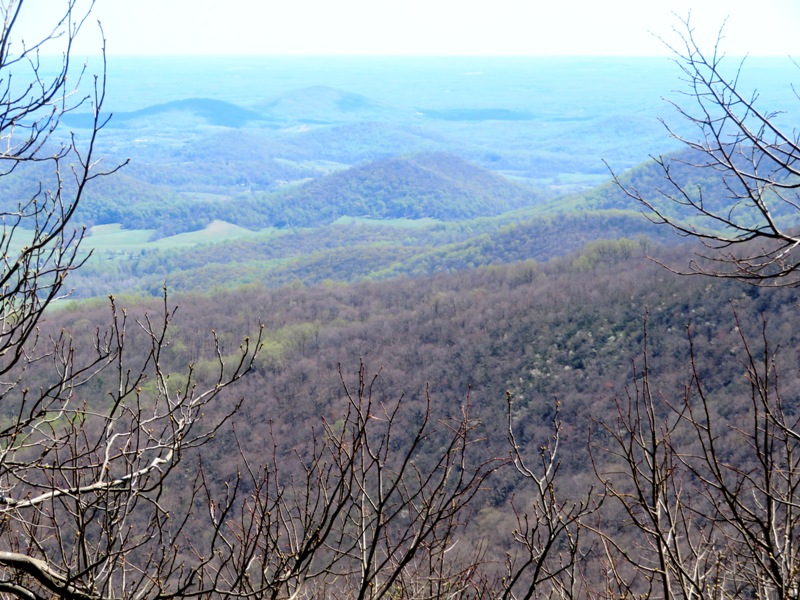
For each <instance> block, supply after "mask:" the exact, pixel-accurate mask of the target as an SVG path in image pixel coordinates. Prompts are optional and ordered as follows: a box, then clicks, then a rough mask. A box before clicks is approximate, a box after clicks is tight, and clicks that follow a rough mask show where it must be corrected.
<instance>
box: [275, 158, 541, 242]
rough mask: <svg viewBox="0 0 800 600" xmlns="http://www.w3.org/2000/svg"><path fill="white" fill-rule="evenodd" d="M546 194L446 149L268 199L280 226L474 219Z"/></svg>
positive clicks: (381, 162) (324, 179) (385, 162)
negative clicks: (349, 219)
mask: <svg viewBox="0 0 800 600" xmlns="http://www.w3.org/2000/svg"><path fill="white" fill-rule="evenodd" d="M541 199H542V194H541V193H539V192H535V191H533V190H531V189H529V188H526V187H524V186H522V185H519V184H516V183H514V182H512V181H510V180H507V179H505V178H503V177H501V176H499V175H497V174H495V173H492V172H490V171H487V170H485V169H482V168H480V167H477V166H475V165H472V164H470V163H468V162H466V161H464V160H462V159H460V158H458V157H456V156H453V155H451V154H446V153H421V154H415V155H412V156H403V157H397V158H389V159H385V160H378V161H374V162H370V163H367V164H365V165H360V166H356V167H353V168H351V169H347V170H344V171H339V172H336V173H332V174H330V175H327V176H325V177H322V178H320V179H317V180H315V181H312V182H309V183H308V184H305V185H303V186H301V187H299V188H296V189H293V190H291V191H287V192H285V193H283V194H280V195H276V196H273V197H272V198H270V199H269V200H268V202H269V203H270V205H271V208H270V211H271V212H272V213H273V214H274V215H275V217H274V218H275V222H274V224H275V225H293V226H300V227H303V226H310V225H315V224H316V225H319V224H324V223H330V222H333V221H335V220H336V219H338V218H339V217H344V216H350V217H369V218H373V219H386V218H405V219H421V218H434V219H442V220H453V219H471V218H476V217H481V216H493V215H498V214H501V213H503V212H507V211H509V210H513V209H516V208H521V207H525V206H531V205H534V204H536V203H538V202H540V201H541Z"/></svg>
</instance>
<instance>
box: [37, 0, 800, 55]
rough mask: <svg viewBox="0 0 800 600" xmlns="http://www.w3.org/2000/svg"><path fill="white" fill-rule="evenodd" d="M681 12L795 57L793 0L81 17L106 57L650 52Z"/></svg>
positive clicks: (248, 7) (375, 4)
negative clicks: (97, 24) (92, 24)
mask: <svg viewBox="0 0 800 600" xmlns="http://www.w3.org/2000/svg"><path fill="white" fill-rule="evenodd" d="M33 5H34V3H31V6H33ZM44 5H50V6H53V7H56V6H58V5H60V2H56V1H55V0H47V2H45V4H44ZM38 6H39V9H38V10H39V11H40V12H39V13H37V14H36V18H37V19H41V8H42V6H43V5H42V3H39V5H38ZM690 11H691V15H692V23H693V24H694V25H695V27H696V31H697V34H698V36H699V37H700V39H701V43H703V44H709V43H711V42H713V40H714V38H715V36H716V33H717V32H718V30H719V28H720V26H721V24H722V23H723V22H724V21H725V19H726V18H727V23H726V26H725V41H724V48H725V50H726V51H727V53H728V54H732V55H744V54H750V55H755V56H759V55H768V56H786V55H792V56H798V55H800V36H798V35H797V31H798V30H800V2H798V1H797V0H758V1H755V0H746V1H745V0H693V1H691V0H604V1H598V0H580V1H576V0H491V1H490V0H402V1H400V0H226V1H225V2H221V1H220V0H129V1H122V0H97V4H96V6H95V9H94V13H93V15H92V17H93V19H99V20H100V21H101V22H102V25H103V29H104V31H105V36H106V39H107V51H108V53H109V54H110V55H175V54H179V55H180V54H182V55H297V54H299V55H353V54H355V55H444V56H448V55H449V56H452V55H483V56H495V55H498V56H502V55H512V56H559V55H573V56H574V55H594V56H620V55H633V56H636V55H645V56H649V55H661V54H667V53H668V51H667V49H666V47H665V45H664V43H663V41H660V40H659V39H658V37H659V36H660V37H661V38H663V39H664V40H666V41H674V40H676V39H677V38H676V37H675V35H674V32H673V31H672V29H673V27H674V26H675V25H678V24H679V22H678V20H677V17H676V16H675V15H679V16H681V17H685V16H686V15H688V14H689V12H690ZM97 47H98V41H97V37H96V36H93V35H87V36H85V37H84V39H82V40H81V43H80V44H79V46H78V51H79V52H84V53H87V54H89V53H95V52H96V48H97Z"/></svg>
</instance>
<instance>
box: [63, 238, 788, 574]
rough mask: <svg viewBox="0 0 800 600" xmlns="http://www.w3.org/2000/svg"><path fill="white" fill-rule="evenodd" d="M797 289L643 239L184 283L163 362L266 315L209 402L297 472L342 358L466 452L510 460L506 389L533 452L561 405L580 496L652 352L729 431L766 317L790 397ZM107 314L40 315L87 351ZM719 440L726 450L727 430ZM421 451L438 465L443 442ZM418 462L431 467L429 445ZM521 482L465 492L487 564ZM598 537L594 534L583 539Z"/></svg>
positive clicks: (560, 487) (566, 465) (258, 453)
mask: <svg viewBox="0 0 800 600" xmlns="http://www.w3.org/2000/svg"><path fill="white" fill-rule="evenodd" d="M691 252H692V248H686V247H681V248H676V249H674V250H672V251H669V252H666V251H663V250H662V251H659V252H658V255H657V258H658V260H659V261H663V262H665V263H668V264H676V263H677V264H682V263H685V262H686V261H687V259H688V257H689V255H690V253H691ZM798 301H800V298H797V292H796V290H794V289H783V290H761V289H759V288H754V287H751V286H745V285H742V284H738V283H735V282H728V283H726V282H710V281H709V280H707V279H702V278H686V277H681V276H677V275H675V274H672V273H670V272H669V271H667V270H666V269H664V267H662V266H660V265H658V264H656V263H655V262H653V261H652V260H649V259H647V258H645V256H644V251H643V247H642V246H641V245H638V244H633V243H627V242H624V241H620V242H616V243H611V242H608V243H605V242H604V243H597V244H590V245H589V246H588V247H587V249H586V250H584V251H582V252H579V253H576V254H573V255H571V256H569V257H565V258H561V259H556V260H553V261H551V262H550V263H548V264H539V263H536V262H533V261H523V262H515V263H511V264H506V265H498V266H493V267H481V268H478V269H470V270H462V271H460V272H458V273H453V274H447V275H436V276H424V277H418V278H413V279H411V278H404V277H403V278H398V279H393V280H390V281H385V282H364V283H359V284H351V285H337V284H326V285H318V286H311V287H283V288H279V289H276V290H267V289H265V288H264V287H263V286H260V285H252V286H246V287H242V288H239V289H237V290H234V291H227V292H223V291H220V292H216V293H214V294H212V295H208V294H203V295H175V296H174V297H172V298H171V302H175V303H176V304H178V305H180V307H179V309H178V312H177V314H176V317H175V319H174V324H173V326H172V328H171V330H170V333H169V338H168V339H169V352H168V353H165V354H164V355H163V358H162V360H163V361H164V362H163V365H162V366H163V368H164V369H165V371H166V372H167V373H170V375H169V377H170V381H171V383H170V384H169V385H170V386H175V389H180V388H181V386H183V385H185V382H186V380H185V378H184V376H183V375H182V373H183V372H184V371H185V367H186V365H187V364H191V365H194V373H195V375H196V376H197V377H199V383H202V382H203V380H204V378H206V377H209V376H212V374H213V372H214V371H213V368H212V367H213V359H212V357H211V356H210V355H209V354H208V351H209V350H210V349H211V346H210V345H209V343H210V339H211V338H210V330H211V329H214V330H215V331H216V332H217V334H216V335H217V336H218V337H219V339H220V342H221V348H222V352H223V354H227V353H230V352H232V351H233V350H234V348H235V347H236V345H237V344H238V343H239V340H241V339H243V338H244V337H245V336H253V335H255V334H256V332H257V331H258V329H259V326H260V325H259V324H263V325H264V327H265V332H266V333H265V338H264V347H263V349H262V351H261V353H260V355H259V357H258V359H257V362H256V365H255V369H254V371H253V372H252V373H251V374H250V375H248V377H247V378H246V379H244V380H243V381H242V382H241V383H240V384H239V385H238V386H237V387H236V389H235V390H234V391H233V393H232V395H231V396H228V398H229V399H228V400H225V401H223V402H222V403H220V404H218V405H216V406H217V408H216V409H211V408H210V407H209V408H207V409H206V410H220V411H224V410H226V407H228V406H229V405H230V402H232V401H233V400H234V398H242V399H243V404H242V406H241V408H240V410H239V412H238V414H237V417H236V418H235V420H234V430H235V432H236V438H235V439H236V440H237V441H236V444H238V445H240V446H241V447H242V448H245V449H246V451H245V454H246V456H248V457H252V460H254V461H258V460H261V458H260V457H265V456H271V455H272V454H273V453H277V458H278V460H279V461H285V462H286V464H285V465H284V469H285V470H290V469H293V468H294V467H290V466H289V465H291V464H294V463H293V462H292V461H293V460H295V459H294V458H292V456H293V455H294V453H295V452H299V453H300V456H304V454H303V453H304V452H305V451H304V450H303V449H304V448H306V447H307V446H306V444H307V442H308V440H309V438H310V436H313V435H314V433H313V432H317V435H320V433H321V431H322V428H323V426H324V424H325V423H328V424H334V423H337V422H340V420H341V419H342V418H344V412H343V411H345V409H346V402H345V396H344V390H343V387H342V382H341V381H340V377H339V371H341V373H342V375H343V377H344V381H345V383H346V384H347V385H350V386H354V385H356V381H357V372H358V369H359V364H360V363H361V362H363V364H364V367H365V369H366V373H367V376H368V378H371V377H372V376H373V375H374V376H377V380H376V383H375V385H374V394H375V399H376V401H377V402H379V403H391V401H393V400H397V399H398V398H401V397H402V398H403V401H402V408H401V410H400V412H399V413H398V414H397V416H396V417H394V419H396V420H395V421H394V427H395V428H397V430H398V431H406V430H408V431H410V430H413V427H414V425H415V423H416V422H417V421H416V419H419V418H420V415H421V414H423V413H424V412H425V410H426V408H425V401H426V396H427V397H429V398H430V402H431V408H430V410H431V411H432V413H433V415H436V417H435V418H436V419H442V418H445V417H446V416H448V415H450V416H453V415H455V414H457V413H458V412H459V411H460V410H461V409H462V407H464V406H465V403H469V405H470V406H471V411H470V414H471V418H472V419H475V423H476V425H477V426H478V430H477V432H476V435H477V437H478V438H479V439H480V440H481V442H480V444H479V445H477V446H475V447H474V448H473V451H474V452H475V453H476V456H477V457H479V458H480V459H482V460H483V459H490V458H493V457H504V456H507V455H508V452H509V442H508V434H507V422H508V421H507V419H508V414H507V410H508V406H507V404H506V395H507V393H510V395H511V398H512V401H513V404H512V408H511V411H512V412H511V423H512V425H513V428H514V432H515V435H516V440H517V443H518V444H520V445H521V447H522V448H523V449H525V452H526V453H530V454H531V455H532V456H533V455H535V453H536V452H535V450H534V449H535V448H538V447H540V446H542V445H546V444H548V443H549V442H548V440H550V438H551V436H552V435H553V418H554V415H555V414H556V413H555V411H556V410H558V411H559V413H560V418H561V420H562V425H561V432H560V444H561V446H560V449H559V454H558V456H559V464H560V475H559V478H558V483H557V492H558V494H559V495H560V497H565V498H579V497H581V495H582V494H585V493H586V491H587V490H588V489H590V488H591V487H592V486H596V485H597V483H596V481H595V475H594V471H593V468H600V469H601V470H602V469H605V468H606V467H604V466H603V465H606V464H607V462H608V461H610V460H612V457H611V455H607V454H606V453H605V450H603V448H604V447H605V445H607V444H608V443H609V439H608V436H607V434H606V433H604V426H605V424H608V425H612V426H613V424H614V423H615V419H616V416H615V415H616V412H617V410H619V409H620V407H622V409H624V407H625V406H626V402H627V401H628V400H627V399H628V398H629V397H631V396H632V395H635V393H636V391H635V390H636V389H637V387H638V386H640V385H641V374H642V370H643V369H644V368H645V365H646V366H647V369H648V376H649V386H650V391H651V393H652V394H654V395H658V396H659V397H661V398H663V402H664V403H665V404H666V405H673V406H678V405H679V404H680V403H681V401H682V398H683V394H684V392H685V390H686V389H688V388H690V387H691V386H692V385H693V383H692V382H693V374H694V375H696V376H697V377H698V380H699V381H701V382H702V385H703V386H704V392H705V394H706V396H707V398H708V399H709V408H710V410H712V411H713V412H714V414H715V419H716V420H717V423H716V426H717V427H718V428H719V429H720V430H724V429H725V427H726V426H727V424H728V423H730V424H735V423H738V422H739V421H740V419H742V418H743V417H744V416H745V415H746V414H747V411H748V408H749V406H750V395H749V391H748V390H749V387H748V385H747V380H746V379H745V378H744V377H743V369H744V366H743V365H744V363H743V362H742V361H745V363H746V361H747V353H746V352H745V348H744V345H743V338H742V336H744V339H746V341H747V343H748V344H749V345H750V346H749V348H750V352H753V353H754V354H756V355H758V353H759V352H761V351H762V350H763V349H764V348H765V347H764V345H763V340H764V339H765V338H763V337H762V329H764V331H765V333H766V335H767V336H768V339H769V345H770V347H771V348H774V349H777V350H776V352H777V354H776V355H775V356H774V357H773V358H774V360H775V361H776V362H775V368H776V369H777V371H776V373H780V375H781V380H780V389H781V390H782V393H783V402H784V407H785V408H786V409H787V410H790V411H794V410H796V407H797V403H798V397H797V394H795V393H794V392H792V390H793V389H795V388H796V387H797V385H796V383H797V382H796V381H795V380H796V379H797V369H796V363H797V357H796V353H795V351H794V348H795V347H796V346H797V344H798V343H800V340H798V338H797V332H796V331H795V328H793V327H792V326H791V323H792V314H793V312H794V310H796V309H795V307H796V305H797V302H798ZM131 302H132V303H133V305H134V306H135V308H134V306H131ZM117 304H118V305H119V306H129V307H130V308H129V310H130V311H131V313H132V316H133V314H134V313H135V314H140V313H141V311H143V310H150V311H158V305H157V303H155V302H153V301H144V300H142V299H141V298H139V299H130V300H125V299H118V300H117ZM107 313H108V307H107V302H101V301H96V302H93V303H92V304H91V305H87V304H80V303H79V304H75V305H74V306H73V307H71V308H69V309H68V310H62V311H58V312H57V313H55V314H53V315H52V317H51V318H50V319H49V322H48V328H51V329H53V330H54V331H56V330H58V329H59V328H61V327H66V328H68V329H69V330H71V331H73V332H75V335H76V340H75V344H76V345H77V346H84V343H81V340H83V339H84V338H85V339H86V340H89V339H90V338H91V336H92V335H93V333H92V332H93V330H94V327H95V325H98V326H99V325H101V324H102V323H103V321H104V319H106V315H107ZM645 340H647V341H645ZM690 351H691V353H692V355H693V356H694V360H690ZM90 389H96V390H97V391H98V392H100V391H101V389H102V387H101V386H100V387H97V386H93V387H92V388H90ZM86 393H89V389H87V391H86ZM92 393H94V392H92ZM617 403H619V404H617ZM208 416H211V415H208ZM440 433H443V431H441V430H440ZM232 435H233V433H232V431H227V430H226V431H223V432H220V433H219V434H218V436H217V437H218V438H219V440H218V443H216V444H215V445H214V446H213V449H212V448H206V449H204V451H203V454H202V461H203V468H204V469H205V470H206V472H207V473H213V474H214V475H213V478H214V481H218V482H221V481H224V480H226V479H228V478H230V477H232V476H234V475H235V470H236V469H237V468H238V467H237V466H236V464H235V462H232V457H231V456H230V454H229V451H230V448H231V444H233V443H234V442H233V439H234V438H232V437H231V436H232ZM398 443H400V442H399V439H398ZM433 443H434V447H435V442H433ZM719 443H720V444H722V445H723V447H724V444H725V441H724V439H720V440H719ZM725 451H726V452H727V451H728V449H727V448H726V450H725ZM730 451H733V448H731V449H730ZM590 452H591V453H592V456H593V458H592V460H591V461H590V460H589V454H590ZM429 456H430V458H431V460H434V457H435V453H432V454H429ZM415 460H416V461H417V465H418V467H419V468H421V469H424V468H426V464H425V462H424V458H423V457H421V456H420V457H417V458H416V459H415ZM531 460H533V458H531ZM194 464H195V463H194V462H193V461H192V460H189V461H188V462H187V465H186V469H187V472H186V473H184V474H183V475H182V476H181V477H183V478H187V480H188V478H190V477H191V475H190V471H191V470H192V469H193V468H194V467H193V465H194ZM529 486H530V481H529V480H527V479H525V478H523V477H521V476H520V474H519V473H518V472H516V471H515V470H514V469H512V468H510V467H508V466H506V467H505V468H502V469H500V470H498V471H497V472H496V473H494V474H492V476H491V478H490V479H489V480H488V485H487V486H486V488H485V490H484V491H482V492H481V493H480V494H479V496H478V498H477V499H476V500H475V501H474V502H473V503H472V505H471V511H470V514H471V516H470V519H469V527H468V530H467V534H466V535H467V537H466V538H465V540H464V542H462V543H465V544H466V543H467V540H473V543H476V544H477V543H478V540H481V539H483V540H487V533H486V532H487V531H491V535H490V536H488V541H485V542H484V543H486V544H488V547H487V548H486V554H485V561H486V562H485V565H484V568H485V569H487V571H486V572H487V573H493V572H496V571H498V570H499V571H502V568H501V567H502V564H501V562H500V561H498V560H497V558H496V557H498V556H502V555H503V553H504V552H505V551H511V552H514V551H515V547H516V546H515V544H514V542H513V539H514V534H513V532H514V530H515V529H517V528H518V527H519V523H518V522H517V521H516V519H515V517H514V512H513V509H514V507H519V506H522V504H520V503H524V502H525V499H526V498H528V497H529V495H530V488H529ZM596 493H597V494H600V493H601V492H600V490H599V489H598V490H597V492H596ZM596 499H599V496H598V497H597V498H596ZM615 510H617V508H616V507H615V506H614V505H612V504H610V503H609V505H608V511H609V512H607V513H606V512H605V511H604V513H603V514H605V515H606V517H600V516H598V517H597V519H598V520H600V519H602V518H610V519H617V518H620V517H619V515H618V514H616V513H615V512H614V511H615ZM615 515H616V516H615ZM619 527H620V530H619V531H618V532H617V533H615V536H617V537H616V538H615V539H616V540H617V543H620V544H631V545H633V544H635V543H636V542H635V540H636V539H637V536H639V535H640V532H639V530H638V529H636V528H632V529H631V530H630V531H628V529H627V528H626V526H625V524H624V521H623V522H621V524H620V526H619ZM594 543H595V542H590V541H588V540H587V544H589V546H587V551H588V548H589V547H592V545H593V544H594ZM463 549H464V550H466V549H467V546H465V547H464V548H463ZM467 554H469V553H467ZM601 559H602V556H601V555H595V554H592V553H589V554H588V555H587V558H586V561H588V562H587V563H586V564H585V565H584V568H586V569H588V570H590V571H591V570H592V569H594V568H595V567H599V565H595V564H594V562H592V561H595V560H598V561H601Z"/></svg>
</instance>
